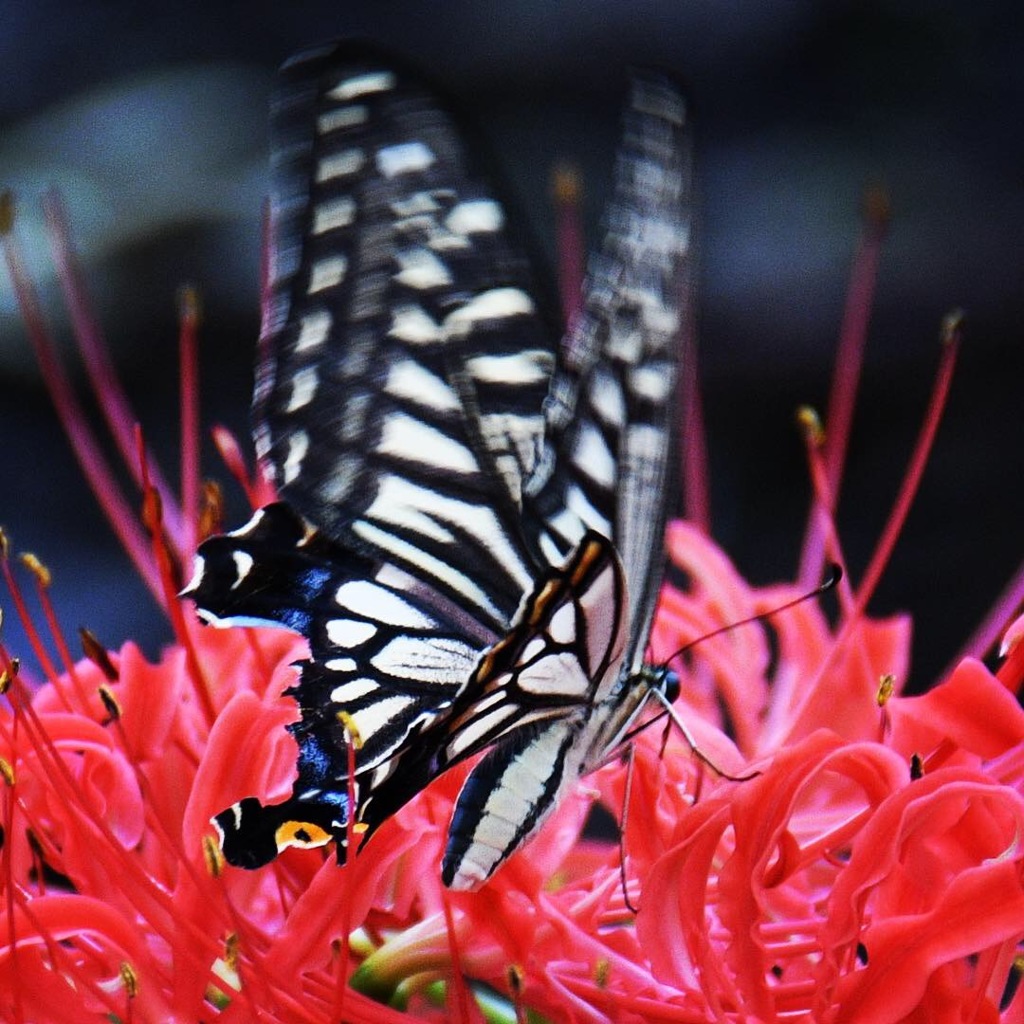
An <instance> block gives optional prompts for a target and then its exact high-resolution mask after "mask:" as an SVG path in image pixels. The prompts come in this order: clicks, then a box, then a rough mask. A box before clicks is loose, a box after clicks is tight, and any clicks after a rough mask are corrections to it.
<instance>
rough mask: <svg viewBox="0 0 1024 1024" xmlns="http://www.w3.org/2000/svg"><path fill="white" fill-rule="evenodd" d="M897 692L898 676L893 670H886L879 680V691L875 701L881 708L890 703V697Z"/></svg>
mask: <svg viewBox="0 0 1024 1024" xmlns="http://www.w3.org/2000/svg"><path fill="white" fill-rule="evenodd" d="M895 692H896V677H895V676H894V675H893V674H892V673H891V672H886V673H885V675H883V676H882V678H881V679H879V680H878V692H877V693H876V694H875V702H876V703H877V704H878V706H879V707H880V708H884V707H885V705H886V704H888V703H889V698H890V697H892V695H893V694H894V693H895Z"/></svg>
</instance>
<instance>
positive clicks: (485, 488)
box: [255, 48, 556, 626]
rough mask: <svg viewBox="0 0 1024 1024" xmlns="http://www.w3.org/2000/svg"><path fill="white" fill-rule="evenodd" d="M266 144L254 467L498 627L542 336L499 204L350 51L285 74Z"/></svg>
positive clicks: (420, 106) (546, 339) (524, 564)
mask: <svg viewBox="0 0 1024 1024" xmlns="http://www.w3.org/2000/svg"><path fill="white" fill-rule="evenodd" d="M274 136H275V139H276V143H277V145H276V149H275V154H274V158H273V159H274V165H275V167H274V183H275V192H274V201H273V203H272V211H271V221H272V225H273V227H272V230H273V237H274V246H273V251H274V253H276V254H277V256H276V258H275V259H274V260H273V261H272V280H271V301H270V303H269V313H268V322H267V323H266V325H265V331H264V334H265V344H264V347H263V350H264V356H263V359H262V363H261V366H260V368H259V370H258V374H257V388H256V401H255V413H256V422H257V427H256V431H257V447H258V453H259V455H260V457H261V459H262V460H263V462H264V465H265V466H266V467H267V468H268V470H269V472H270V474H271V476H272V478H273V480H274V482H275V484H276V486H277V488H278V491H279V493H280V495H281V496H282V497H283V498H286V499H287V500H288V501H289V502H290V503H291V504H292V505H293V507H295V508H296V509H297V510H298V511H299V512H300V513H301V514H302V515H303V516H305V517H306V518H307V519H309V520H310V521H311V522H313V523H315V524H316V526H317V527H318V528H319V529H320V530H321V531H322V532H325V533H326V534H328V535H329V536H331V537H332V538H333V539H335V540H339V541H342V542H344V543H345V544H346V546H349V547H353V548H356V549H361V550H364V551H367V552H368V553H371V554H377V555H379V556H380V557H382V558H385V559H387V560H388V561H391V562H393V563H396V564H399V565H403V566H405V567H406V568H407V569H409V570H410V571H412V572H414V573H415V574H416V575H418V576H426V577H429V578H431V579H432V582H434V583H436V584H437V585H438V586H439V587H440V588H441V589H443V590H445V591H447V592H448V593H449V595H450V596H452V597H453V598H454V599H456V600H459V601H462V600H466V601H467V602H469V603H472V604H473V605H474V606H475V607H474V609H473V610H474V612H478V613H479V614H480V615H481V616H482V617H483V618H484V619H486V620H488V621H489V623H490V624H491V625H492V626H495V625H497V626H500V625H503V624H504V623H507V621H508V618H509V617H510V615H511V614H512V613H513V612H514V611H515V609H516V607H517V605H518V602H519V599H520V596H521V593H522V591H523V589H524V588H525V587H527V586H528V585H529V579H530V572H531V568H532V567H531V566H530V564H529V559H528V558H527V557H525V555H524V552H523V551H522V550H520V549H519V546H518V545H517V544H515V543H510V541H509V538H510V537H513V538H514V536H515V534H516V533H517V532H518V528H517V521H518V516H519V495H520V494H521V491H522V488H523V482H524V480H525V479H526V478H527V477H528V476H529V475H530V473H531V472H532V471H533V464H534V460H535V456H536V452H537V451H538V450H539V448H540V445H541V442H542V436H543V430H544V422H543V417H542V414H541V404H542V401H543V398H544V396H545V394H546V393H547V390H548V384H549V378H550V375H551V373H552V370H553V367H554V361H555V356H554V338H555V337H556V335H555V334H554V332H552V331H551V330H550V329H549V327H548V325H547V324H546V323H545V322H544V320H543V319H542V317H541V314H540V309H539V306H540V303H539V301H538V300H537V299H536V297H535V289H534V287H533V285H532V283H531V281H530V277H529V274H528V270H527V266H526V263H525V261H524V260H523V259H521V258H520V257H518V256H517V255H516V253H515V250H514V249H513V248H512V247H511V246H510V244H509V243H508V241H507V239H506V234H505V230H504V225H505V212H504V207H503V206H502V205H501V204H500V203H499V202H498V201H497V199H496V198H494V196H493V194H492V192H491V190H490V189H489V188H488V187H487V186H486V185H485V184H484V183H483V181H482V179H481V178H480V177H478V176H477V174H476V173H475V169H474V168H471V167H470V166H469V162H468V160H467V154H466V152H465V149H464V147H463V144H462V141H461V138H460V136H459V134H458V133H457V132H456V130H455V128H454V127H453V124H452V120H451V118H450V116H449V115H448V114H447V113H446V112H445V111H444V110H443V109H442V108H441V107H440V106H439V104H438V102H437V100H436V98H435V96H434V95H433V94H432V93H428V92H427V91H426V90H425V88H424V87H423V86H421V85H420V83H419V81H418V80H417V79H415V78H414V77H412V76H410V75H408V74H407V73H406V72H404V71H401V70H399V69H397V68H396V67H395V66H394V65H393V64H391V63H385V62H383V61H381V60H378V59H375V58H373V57H368V56H366V55H365V53H364V52H362V51H359V52H350V51H348V50H346V49H345V48H341V49H333V50H328V51H324V52H320V53H315V54H313V55H310V56H307V57H305V58H301V59H297V60H295V61H292V62H290V63H289V64H288V65H286V66H285V68H284V69H283V71H282V82H281V87H280V90H279V95H278V99H277V101H276V103H275V114H274ZM481 592H483V593H481ZM470 595H472V598H470Z"/></svg>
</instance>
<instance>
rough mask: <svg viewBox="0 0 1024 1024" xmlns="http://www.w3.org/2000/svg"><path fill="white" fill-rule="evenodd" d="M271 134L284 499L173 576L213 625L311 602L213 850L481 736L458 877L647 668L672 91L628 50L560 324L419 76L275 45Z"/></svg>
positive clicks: (275, 370)
mask: <svg viewBox="0 0 1024 1024" xmlns="http://www.w3.org/2000/svg"><path fill="white" fill-rule="evenodd" d="M273 139H274V148H273V155H272V162H273V179H274V183H273V195H272V208H271V231H272V261H271V267H270V293H269V301H268V302H267V304H266V313H265V317H264V328H263V335H262V338H261V345H260V357H259V360H258V366H257V379H256V388H255V399H254V411H255V417H254V418H255V423H256V426H255V440H256V448H257V455H258V458H259V460H260V464H261V467H262V468H263V470H264V472H266V473H267V474H268V475H269V476H270V478H271V479H272V481H273V483H274V484H275V486H276V488H277V492H278V496H279V499H280V500H278V501H276V502H274V503H273V504H271V505H268V506H266V507H265V508H263V509H261V510H259V511H258V512H257V513H256V515H255V516H254V517H253V519H252V520H251V521H250V522H249V523H248V524H247V525H245V526H243V527H242V528H241V529H239V530H236V531H234V532H232V533H229V534H225V535H223V536H218V537H213V538H210V539H209V540H207V541H205V542H204V543H203V544H202V545H201V546H200V549H199V552H198V553H197V556H196V568H195V574H194V576H193V579H192V581H191V582H190V584H189V585H188V587H187V588H186V590H185V591H184V593H185V595H186V596H188V597H190V598H191V599H192V600H194V601H195V602H196V605H197V610H198V612H199V615H200V617H201V618H202V619H203V620H204V621H205V622H208V623H211V624H213V625H217V626H227V627H230V626H235V625H252V624H261V625H268V624H269V625H280V626H283V627H285V628H288V629H293V630H296V631H297V632H299V633H302V634H303V635H304V636H305V637H306V638H307V639H308V641H309V647H310V657H309V659H308V660H306V661H303V662H301V663H300V664H299V665H298V679H297V682H296V684H295V685H294V686H293V687H292V688H291V689H290V690H289V691H288V693H289V694H290V695H291V696H292V697H294V699H295V700H296V703H297V704H298V707H299V712H300V718H299V720H298V721H297V722H295V723H294V724H293V725H291V726H289V729H290V730H291V732H292V733H293V735H294V737H295V739H296V741H297V744H298V748H299V756H298V764H297V772H298V777H297V779H296V781H295V783H294V786H293V791H292V794H291V796H290V797H289V798H288V799H287V800H285V801H283V802H281V803H277V804H270V805H264V804H262V803H261V802H260V801H258V800H257V799H256V798H253V797H249V798H246V799H244V800H242V801H241V802H239V803H238V804H235V805H234V806H233V807H231V808H228V809H227V810H225V811H223V812H222V813H221V814H218V815H217V817H216V818H215V820H214V822H215V824H216V826H217V828H218V830H219V832H220V835H221V840H222V847H223V850H224V853H225V856H226V858H227V860H228V861H229V862H230V863H233V864H237V865H241V866H244V867H257V866H259V865H261V864H264V863H266V862H267V861H269V860H270V859H272V858H273V857H274V856H276V855H277V853H278V852H279V851H281V850H283V849H284V848H286V847H288V846H318V845H323V844H324V843H326V842H329V841H332V840H333V841H334V842H335V843H336V845H337V849H338V856H339V859H343V858H344V856H345V852H346V850H345V847H346V838H347V833H348V828H349V825H350V822H354V823H355V825H356V826H357V830H358V832H359V833H360V834H361V836H362V837H363V841H365V840H366V839H367V838H369V836H370V835H371V834H372V833H373V831H374V830H375V829H376V828H377V827H379V825H380V824H381V823H382V822H383V821H385V820H386V819H387V818H388V817H390V816H391V815H392V814H393V813H394V812H395V811H396V810H398V809H399V808H400V807H401V806H403V805H404V804H405V803H406V802H407V801H408V800H409V799H411V797H412V796H414V795H415V794H416V793H418V792H419V791H420V790H422V789H423V788H424V787H425V786H426V785H428V784H429V782H430V781H431V780H432V779H433V778H435V777H436V776H437V775H438V774H440V773H441V772H443V771H444V770H446V769H447V768H448V767H451V766H452V765H454V764H456V763H458V762H460V761H462V760H464V759H465V758H467V757H470V756H472V755H474V754H477V753H479V752H481V751H487V753H486V754H485V756H484V757H483V759H482V760H481V761H479V762H478V763H477V764H476V765H475V766H474V767H473V769H472V771H471V773H470V775H469V777H468V779H467V782H466V784H465V785H464V787H463V790H462V793H461V794H460V797H459V801H458V804H457V807H456V811H455V814H454V818H453V822H452V826H451V829H450V832H449V841H448V847H447V851H446V853H445V858H444V863H443V866H442V877H443V879H444V881H445V884H447V885H450V886H452V887H454V888H463V889H465V888H474V887H476V886H477V885H479V884H481V883H482V882H483V881H484V880H485V879H486V878H488V877H489V876H490V875H491V874H492V873H493V871H494V870H496V869H497V867H498V866H500V864H501V863H503V862H504V860H506V859H507V857H508V856H509V855H510V854H511V853H512V852H513V851H514V850H515V849H516V848H517V847H518V846H519V845H520V844H521V843H522V842H524V841H525V840H526V839H527V838H528V837H529V836H530V835H531V834H532V833H533V832H534V831H535V830H536V829H537V827H539V825H540V822H541V821H542V820H543V818H544V817H545V816H546V814H547V813H549V812H550V810H551V809H552V808H553V807H554V806H556V805H557V802H558V800H559V799H560V797H561V796H562V794H563V793H564V792H565V791H566V790H567V789H568V788H569V787H570V786H571V785H572V784H574V783H575V781H576V780H577V779H578V778H579V776H580V775H581V774H583V773H585V772H586V771H588V770H590V769H591V768H593V767H594V766H595V765H596V764H598V763H600V761H601V760H602V759H603V758H604V757H605V756H606V755H607V753H608V750H609V749H610V748H611V747H613V746H614V744H615V741H616V739H617V738H618V737H619V736H621V733H622V732H623V731H624V729H625V728H626V727H627V725H628V723H629V722H630V721H632V720H633V719H634V718H635V716H636V714H637V713H638V711H639V708H640V706H641V705H642V703H643V699H644V697H645V695H646V693H647V692H648V690H649V687H650V686H652V685H659V677H657V676H656V675H654V676H652V675H651V674H650V673H647V674H645V673H644V672H643V665H642V661H643V648H644V646H645V645H646V640H647V632H648V629H649V623H650V617H651V614H652V610H653V601H654V597H655V595H656V590H657V585H658V582H659V575H660V566H661V561H662V558H663V548H662V539H661V538H662V533H663V527H664V521H665V516H666V514H667V511H668V507H669V503H670V500H671V494H672V487H671V474H670V473H669V470H668V458H669V453H670V448H671V438H672V433H673V431H672V427H671V424H672V423H673V422H674V419H675V412H674V403H673V401H672V399H673V396H674V391H675V377H676V361H677V346H676V344H675V338H676V334H677V330H676V328H677V325H678V322H679V316H680V312H679V296H680V294H681V291H680V285H681V281H682V272H683V268H684V265H685V261H686V255H687V248H688V235H687V228H688V219H687V218H688V199H689V196H688V179H687V174H688V166H687V162H686V157H685V151H684V145H683V108H682V103H681V100H680V98H679V96H678V93H677V92H676V90H675V89H674V88H673V87H672V86H671V85H670V84H669V83H668V82H667V81H665V80H664V79H662V78H661V77H659V76H640V77H637V78H636V79H635V80H634V82H633V84H632V93H631V101H630V104H629V107H628V110H627V114H626V133H625V142H624V145H623V149H622V152H621V154H620V157H619V163H618V166H617V170H616V178H615V188H614V195H613V199H612V203H611V205H610V208H609V211H608V214H607V215H606V235H605V239H604V242H603V244H602V247H601V249H600V251H599V252H598V254H597V256H596V257H595V259H594V261H593V264H592V267H591V270H590V274H589V282H588V286H587V292H586V295H585V301H584V308H583V312H582V314H581V315H580V316H579V317H578V318H576V322H575V324H574V325H573V326H572V328H571V329H570V331H569V333H568V334H567V336H566V339H565V341H564V342H563V343H561V344H559V343H558V341H557V333H556V331H555V330H554V329H553V328H552V327H551V325H550V323H549V322H548V321H547V320H546V319H545V317H544V316H543V314H542V303H541V301H540V299H539V298H538V295H537V291H536V288H535V286H534V284H533V282H532V280H531V277H530V270H529V267H528V265H527V264H526V262H525V260H524V259H523V258H522V257H521V256H520V255H519V252H518V250H517V248H516V247H515V246H514V245H513V244H512V242H511V240H510V237H509V231H508V229H507V226H506V224H505V209H504V207H503V206H502V205H501V204H500V203H499V202H498V200H497V199H496V198H495V196H494V194H493V192H492V190H491V188H490V187H489V186H488V184H487V179H486V176H485V175H484V174H483V172H482V171H481V170H480V169H479V168H478V167H477V166H476V164H475V162H474V159H475V157H474V154H472V153H469V152H467V151H466V149H465V147H464V145H463V142H462V136H461V134H460V133H459V131H458V130H457V128H456V127H455V124H454V122H453V120H452V118H451V116H450V115H449V114H448V113H447V111H446V110H445V108H444V107H443V106H442V105H441V104H440V103H439V102H438V100H437V98H436V96H435V94H434V93H433V92H432V91H431V90H429V89H428V88H427V87H426V86H424V85H423V84H422V81H421V80H420V79H419V78H418V77H417V76H416V75H414V74H412V73H410V72H408V71H406V70H404V69H401V68H400V67H399V66H398V65H396V64H395V63H394V62H393V61H391V60H389V59H383V58H380V57H377V56H376V55H373V54H372V53H368V52H367V51H366V50H365V48H355V47H354V46H352V45H347V44H340V45H334V46H331V47H325V48H323V49H320V50H317V51H313V52H311V53H309V54H305V55H303V56H302V57H300V58H296V59H295V60H293V61H290V62H289V63H288V64H286V65H285V67H284V68H283V69H282V77H281V84H280V89H279V93H278V97H277V99H276V102H275V108H274V115H273ZM350 744H351V745H353V746H354V755H352V754H350V751H349V746H350ZM350 756H354V761H355V775H354V777H352V778H349V763H350ZM352 801H354V802H352Z"/></svg>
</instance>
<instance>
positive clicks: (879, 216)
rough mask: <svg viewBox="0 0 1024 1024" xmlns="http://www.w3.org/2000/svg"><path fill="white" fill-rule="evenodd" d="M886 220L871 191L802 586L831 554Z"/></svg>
mask: <svg viewBox="0 0 1024 1024" xmlns="http://www.w3.org/2000/svg"><path fill="white" fill-rule="evenodd" d="M888 220H889V205H888V199H887V197H886V195H885V193H884V192H883V191H881V190H880V189H874V190H872V191H870V192H869V193H868V194H867V195H866V196H865V200H864V217H863V222H862V223H863V226H862V228H861V235H860V240H859V241H858V244H857V251H856V253H855V254H854V258H853V265H852V267H851V271H850V282H849V285H848V287H847V292H846V305H845V308H844V311H843V322H842V327H841V328H840V332H839V345H838V347H837V350H836V359H835V367H834V369H833V373H832V385H831V390H830V392H829V398H828V413H827V416H826V420H825V438H826V440H825V455H824V462H825V470H826V479H827V481H828V493H829V494H830V495H831V503H830V504H829V505H827V506H824V507H823V506H821V505H820V503H817V504H816V507H812V508H811V510H810V513H809V515H808V517H807V528H806V532H805V534H804V543H803V546H802V549H801V557H800V568H799V571H798V573H797V581H798V582H799V584H800V585H801V586H804V587H808V586H811V585H812V584H813V582H814V581H815V580H817V579H819V578H820V577H821V572H822V568H823V566H824V563H825V559H826V557H827V556H826V553H825V551H824V549H823V543H824V531H825V530H826V529H827V526H826V520H827V517H828V516H829V515H832V514H833V513H834V512H835V510H836V503H837V502H838V500H839V488H840V484H841V482H842V477H843V467H844V466H845V464H846V452H847V448H848V446H849V440H850V425H851V423H852V422H853V409H854V406H855V405H856V401H857V388H858V385H859V383H860V378H861V368H862V366H863V362H864V347H865V344H866V343H867V335H868V321H869V319H870V316H871V307H872V305H873V304H874V297H875V285H876V282H877V279H878V263H879V258H880V256H881V252H882V243H883V241H884V239H885V233H886V228H887V226H888Z"/></svg>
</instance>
